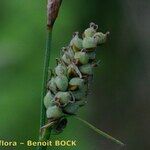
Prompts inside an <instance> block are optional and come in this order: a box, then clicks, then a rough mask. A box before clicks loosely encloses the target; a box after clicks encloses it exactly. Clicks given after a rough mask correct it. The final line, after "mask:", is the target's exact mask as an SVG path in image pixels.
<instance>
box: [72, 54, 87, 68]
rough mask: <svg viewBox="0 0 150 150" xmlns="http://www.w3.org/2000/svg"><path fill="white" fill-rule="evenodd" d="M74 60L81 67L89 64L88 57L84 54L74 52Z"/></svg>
mask: <svg viewBox="0 0 150 150" xmlns="http://www.w3.org/2000/svg"><path fill="white" fill-rule="evenodd" d="M74 58H75V59H76V60H77V61H78V62H79V63H80V64H83V65H84V64H87V63H88V62H89V56H88V54H87V53H86V52H76V53H75V56H74Z"/></svg>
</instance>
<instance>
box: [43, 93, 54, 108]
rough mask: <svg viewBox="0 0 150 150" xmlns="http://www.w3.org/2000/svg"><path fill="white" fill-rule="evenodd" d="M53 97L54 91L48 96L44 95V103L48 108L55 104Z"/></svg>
mask: <svg viewBox="0 0 150 150" xmlns="http://www.w3.org/2000/svg"><path fill="white" fill-rule="evenodd" d="M53 98H54V96H53V95H52V93H51V92H50V91H49V92H48V93H47V94H46V96H45V97H44V105H45V107H46V108H48V107H50V106H52V105H53Z"/></svg>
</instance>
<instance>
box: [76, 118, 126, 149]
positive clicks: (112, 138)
mask: <svg viewBox="0 0 150 150" xmlns="http://www.w3.org/2000/svg"><path fill="white" fill-rule="evenodd" d="M74 117H75V118H76V119H78V120H79V121H81V122H83V123H84V124H85V125H87V126H88V127H89V128H91V129H92V130H94V131H95V132H97V133H98V134H100V135H102V136H103V137H105V138H107V139H109V140H111V141H113V142H115V143H117V144H119V145H121V146H125V144H124V143H122V142H121V141H119V140H117V139H115V138H114V137H112V136H110V135H109V134H107V133H105V132H103V131H101V130H99V129H97V128H96V127H94V126H93V125H92V124H90V123H88V122H87V121H85V120H84V119H82V118H80V117H78V116H74Z"/></svg>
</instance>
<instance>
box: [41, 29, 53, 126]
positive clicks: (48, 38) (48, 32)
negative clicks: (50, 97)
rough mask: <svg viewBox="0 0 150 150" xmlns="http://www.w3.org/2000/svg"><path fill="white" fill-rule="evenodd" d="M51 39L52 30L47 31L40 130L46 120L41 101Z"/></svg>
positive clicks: (43, 88)
mask: <svg viewBox="0 0 150 150" xmlns="http://www.w3.org/2000/svg"><path fill="white" fill-rule="evenodd" d="M51 39H52V29H50V30H48V31H47V41H46V52H45V58H44V72H43V86H42V96H41V116H40V128H42V127H43V126H44V125H45V120H46V108H45V106H44V103H43V99H44V96H45V95H46V92H47V88H46V86H47V80H48V68H49V61H50V50H51Z"/></svg>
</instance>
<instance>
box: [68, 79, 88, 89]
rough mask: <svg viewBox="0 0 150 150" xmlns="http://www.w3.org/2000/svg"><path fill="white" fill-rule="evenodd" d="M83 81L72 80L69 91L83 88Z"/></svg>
mask: <svg viewBox="0 0 150 150" xmlns="http://www.w3.org/2000/svg"><path fill="white" fill-rule="evenodd" d="M84 82H85V81H84V80H83V79H80V78H77V77H76V78H72V79H71V80H70V82H69V87H70V90H72V91H74V90H76V89H82V88H83V87H84Z"/></svg>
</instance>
